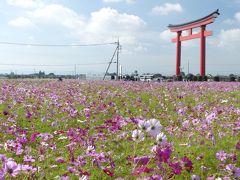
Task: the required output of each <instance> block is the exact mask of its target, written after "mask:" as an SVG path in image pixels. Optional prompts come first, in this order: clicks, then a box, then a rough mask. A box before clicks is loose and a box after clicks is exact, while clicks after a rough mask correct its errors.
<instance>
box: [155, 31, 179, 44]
mask: <svg viewBox="0 0 240 180" xmlns="http://www.w3.org/2000/svg"><path fill="white" fill-rule="evenodd" d="M159 37H160V39H161V40H163V41H166V42H171V40H172V38H174V37H176V33H173V32H171V31H170V30H165V31H163V32H161V33H160V35H159Z"/></svg>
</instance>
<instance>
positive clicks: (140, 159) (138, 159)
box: [133, 156, 150, 165]
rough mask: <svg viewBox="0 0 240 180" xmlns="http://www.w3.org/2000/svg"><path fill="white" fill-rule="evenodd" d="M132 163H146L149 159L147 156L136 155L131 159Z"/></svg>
mask: <svg viewBox="0 0 240 180" xmlns="http://www.w3.org/2000/svg"><path fill="white" fill-rule="evenodd" d="M133 161H134V163H136V164H137V165H147V164H148V163H149V161H150V158H149V157H148V156H142V157H136V158H134V159H133Z"/></svg>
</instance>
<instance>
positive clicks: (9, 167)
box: [0, 80, 240, 180]
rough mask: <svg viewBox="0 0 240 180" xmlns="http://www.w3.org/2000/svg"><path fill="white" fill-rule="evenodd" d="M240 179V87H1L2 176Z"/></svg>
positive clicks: (67, 84)
mask: <svg viewBox="0 0 240 180" xmlns="http://www.w3.org/2000/svg"><path fill="white" fill-rule="evenodd" d="M238 178H240V83H237V82H235V83H229V82H164V83H142V82H112V81H68V80H64V81H62V82H58V81H46V80H42V81H41V80H32V81H28V80H24V81H22V80H11V81H10V80H9V81H8V80H2V81H0V180H2V179H64V180H66V179H81V180H83V179H84V180H87V179H117V180H124V179H139V180H141V179H144V180H161V179H164V180H165V179H193V180H199V179H208V180H214V179H223V180H228V179H238Z"/></svg>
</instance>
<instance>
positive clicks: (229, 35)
mask: <svg viewBox="0 0 240 180" xmlns="http://www.w3.org/2000/svg"><path fill="white" fill-rule="evenodd" d="M218 39H219V45H220V46H224V47H227V46H228V47H230V46H231V47H233V46H236V45H237V44H238V45H240V29H229V30H221V32H220V35H219V38H218Z"/></svg>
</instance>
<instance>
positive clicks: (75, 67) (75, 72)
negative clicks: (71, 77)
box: [74, 64, 77, 79]
mask: <svg viewBox="0 0 240 180" xmlns="http://www.w3.org/2000/svg"><path fill="white" fill-rule="evenodd" d="M74 74H75V79H77V65H76V64H75V65H74Z"/></svg>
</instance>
